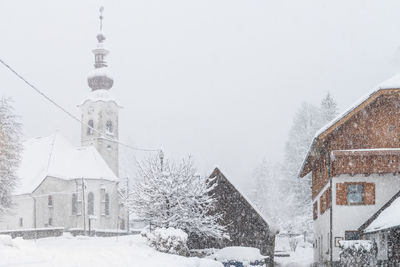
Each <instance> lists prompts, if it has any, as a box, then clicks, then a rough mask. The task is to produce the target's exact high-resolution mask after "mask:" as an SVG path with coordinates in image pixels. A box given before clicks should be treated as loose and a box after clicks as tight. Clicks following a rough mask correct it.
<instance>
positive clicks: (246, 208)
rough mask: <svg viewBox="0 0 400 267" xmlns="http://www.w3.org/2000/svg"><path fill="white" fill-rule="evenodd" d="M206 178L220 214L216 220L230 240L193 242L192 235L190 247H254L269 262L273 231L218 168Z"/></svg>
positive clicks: (271, 255)
mask: <svg viewBox="0 0 400 267" xmlns="http://www.w3.org/2000/svg"><path fill="white" fill-rule="evenodd" d="M209 179H210V180H211V183H212V184H214V183H216V186H215V187H214V189H213V190H212V191H211V192H210V194H212V195H213V196H214V197H215V198H216V199H217V204H216V212H218V213H219V214H221V215H222V218H221V221H220V223H221V224H222V225H224V226H225V227H226V229H227V234H228V235H229V237H230V239H229V240H228V239H224V240H222V239H221V240H215V239H208V240H202V241H201V242H196V240H194V239H195V238H193V237H192V238H189V239H191V240H189V241H190V243H191V246H192V247H196V248H212V247H213V248H223V247H229V246H245V247H254V248H258V249H260V252H261V254H262V255H264V256H269V257H270V262H273V257H274V247H275V235H276V232H274V230H273V229H271V228H270V225H269V224H268V223H267V221H266V220H265V219H264V217H263V216H262V214H260V213H259V212H258V211H257V209H256V208H255V207H254V206H253V205H252V204H251V202H250V201H249V200H248V199H247V198H246V197H245V196H244V195H243V194H241V193H240V191H238V190H237V189H236V188H235V186H234V185H233V184H232V183H231V182H229V180H228V179H227V178H226V177H225V176H224V175H223V174H222V172H221V171H220V170H219V169H218V168H216V169H215V170H214V171H213V173H212V174H211V175H210V178H209ZM200 246H202V247H200Z"/></svg>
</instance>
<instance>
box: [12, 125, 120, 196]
mask: <svg viewBox="0 0 400 267" xmlns="http://www.w3.org/2000/svg"><path fill="white" fill-rule="evenodd" d="M47 176H51V177H56V178H60V179H66V180H69V179H77V178H85V179H106V180H111V181H116V180H117V179H118V178H117V177H116V176H115V174H114V173H113V171H112V170H111V169H110V168H109V167H108V165H107V163H106V162H105V161H104V159H103V158H102V156H101V155H100V154H99V152H98V151H97V150H96V148H95V147H93V146H87V147H74V146H73V145H72V144H71V143H69V142H68V141H67V140H66V139H65V138H64V137H63V136H61V135H60V134H58V133H56V134H53V135H51V136H47V137H38V138H32V139H30V140H27V141H26V142H24V144H23V152H22V159H21V164H20V167H19V169H18V171H17V177H18V185H17V187H16V189H15V192H14V194H15V195H21V194H29V193H32V192H33V191H34V190H35V189H36V188H37V187H38V186H39V185H40V183H41V182H42V181H43V180H44V178H46V177H47Z"/></svg>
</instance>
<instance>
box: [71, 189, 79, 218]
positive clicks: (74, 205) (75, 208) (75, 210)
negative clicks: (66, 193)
mask: <svg viewBox="0 0 400 267" xmlns="http://www.w3.org/2000/svg"><path fill="white" fill-rule="evenodd" d="M77 213H78V196H77V195H76V194H75V193H74V194H72V215H76V214H77Z"/></svg>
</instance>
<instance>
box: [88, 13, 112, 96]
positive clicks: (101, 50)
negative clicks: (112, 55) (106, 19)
mask: <svg viewBox="0 0 400 267" xmlns="http://www.w3.org/2000/svg"><path fill="white" fill-rule="evenodd" d="M103 10H104V8H103V7H101V8H100V17H99V18H100V33H99V34H97V36H96V38H97V47H96V48H95V49H93V50H92V52H93V54H94V60H95V61H94V68H95V69H94V70H93V72H92V73H91V74H90V75H89V77H88V84H89V87H90V88H92V91H94V90H98V89H106V90H108V89H110V88H111V87H112V86H113V83H114V80H113V79H112V77H111V76H110V75H109V74H108V69H107V63H106V61H105V58H106V56H107V55H108V53H109V51H108V50H107V49H106V48H105V47H104V41H105V40H106V37H105V36H104V34H103V32H102V30H103Z"/></svg>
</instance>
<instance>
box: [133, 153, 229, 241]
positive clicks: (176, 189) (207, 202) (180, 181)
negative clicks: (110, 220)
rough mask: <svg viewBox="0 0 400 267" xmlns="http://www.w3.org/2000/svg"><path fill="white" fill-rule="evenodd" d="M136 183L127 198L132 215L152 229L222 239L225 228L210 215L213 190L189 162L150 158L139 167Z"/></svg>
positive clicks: (211, 213) (212, 205)
mask: <svg viewBox="0 0 400 267" xmlns="http://www.w3.org/2000/svg"><path fill="white" fill-rule="evenodd" d="M139 176H140V177H141V181H139V182H138V183H137V184H136V185H135V186H134V187H133V192H132V194H131V195H130V204H129V205H131V207H132V208H131V209H132V210H134V211H135V215H137V216H138V217H140V218H143V219H145V220H147V221H149V222H150V223H151V224H152V225H154V226H155V227H164V228H168V227H173V228H177V229H181V230H183V231H185V232H186V233H187V234H188V235H191V234H195V235H197V236H208V237H215V238H221V237H222V236H223V233H224V229H225V228H224V227H223V226H221V225H219V223H218V219H219V218H220V215H219V214H215V213H213V212H211V211H213V208H214V204H215V199H214V198H213V197H212V196H211V195H210V194H209V192H210V191H211V190H212V189H213V187H210V186H209V183H207V179H205V178H203V177H200V175H198V174H197V172H196V169H195V168H194V166H193V162H192V160H191V158H190V157H189V158H188V159H185V160H182V162H181V163H180V164H179V165H175V164H172V163H170V162H169V161H165V162H164V163H162V161H161V160H160V159H159V158H158V157H154V158H150V159H149V160H147V161H146V162H145V163H143V164H139Z"/></svg>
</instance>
